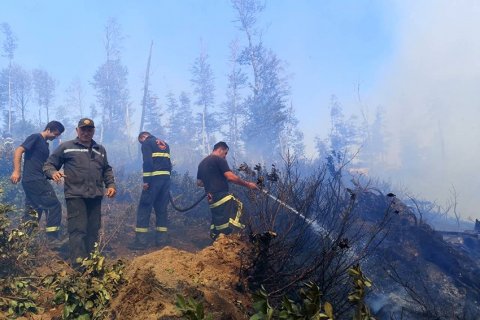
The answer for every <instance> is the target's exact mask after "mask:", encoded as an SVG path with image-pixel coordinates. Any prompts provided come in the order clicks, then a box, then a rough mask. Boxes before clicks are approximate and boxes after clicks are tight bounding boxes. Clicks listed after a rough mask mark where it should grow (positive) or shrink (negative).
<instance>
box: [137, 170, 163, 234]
mask: <svg viewBox="0 0 480 320" xmlns="http://www.w3.org/2000/svg"><path fill="white" fill-rule="evenodd" d="M169 192H170V177H168V178H163V177H162V178H156V179H153V180H152V182H151V183H149V188H148V189H147V190H142V195H141V196H140V203H139V204H138V211H137V227H136V228H135V231H136V232H141V233H145V232H148V226H149V224H150V213H151V212H152V208H153V209H154V210H155V225H156V228H155V229H156V230H157V231H158V232H166V231H167V220H168V219H167V206H168V200H169Z"/></svg>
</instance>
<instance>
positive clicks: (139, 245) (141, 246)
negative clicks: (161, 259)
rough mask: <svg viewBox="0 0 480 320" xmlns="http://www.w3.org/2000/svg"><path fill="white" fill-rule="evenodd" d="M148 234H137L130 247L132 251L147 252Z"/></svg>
mask: <svg viewBox="0 0 480 320" xmlns="http://www.w3.org/2000/svg"><path fill="white" fill-rule="evenodd" d="M147 246H148V245H147V234H146V233H143V232H142V233H140V232H137V233H135V240H134V241H133V242H132V243H130V244H129V245H128V249H130V250H145V249H147Z"/></svg>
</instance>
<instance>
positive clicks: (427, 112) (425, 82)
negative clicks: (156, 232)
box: [375, 0, 480, 218]
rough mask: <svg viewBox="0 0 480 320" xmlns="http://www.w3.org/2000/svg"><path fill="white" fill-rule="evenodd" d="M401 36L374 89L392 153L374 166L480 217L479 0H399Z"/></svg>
mask: <svg viewBox="0 0 480 320" xmlns="http://www.w3.org/2000/svg"><path fill="white" fill-rule="evenodd" d="M395 10H398V12H399V14H400V15H399V17H400V19H399V24H398V26H397V28H398V29H397V35H398V42H397V43H396V47H395V48H394V52H395V53H394V54H393V55H392V57H391V58H392V59H391V61H390V63H389V64H388V65H386V66H385V69H384V71H383V72H382V75H381V81H380V82H379V83H381V84H380V85H379V86H378V87H377V93H376V94H375V96H377V97H380V105H381V106H382V107H384V109H385V110H386V118H385V121H386V122H385V124H386V126H385V142H386V143H387V145H386V160H385V162H384V163H382V166H379V168H376V169H377V170H378V171H380V172H382V174H383V175H384V176H385V177H390V178H391V179H392V181H398V182H399V183H400V184H403V185H405V186H407V187H408V189H409V190H410V191H411V192H412V193H415V194H416V195H418V196H422V197H425V198H428V199H429V200H436V201H438V202H439V203H442V202H445V201H447V199H448V198H450V197H451V190H452V186H453V187H454V188H455V189H456V191H457V194H458V198H457V200H458V205H459V207H458V208H459V210H458V213H459V214H460V215H461V216H462V217H463V218H467V217H473V218H480V211H478V210H477V196H476V193H477V191H478V190H480V189H479V187H480V185H479V184H480V183H479V182H478V180H479V179H478V177H477V168H478V159H479V158H480V147H479V146H480V142H479V141H478V140H479V138H480V126H479V125H478V122H479V119H480V36H479V34H478V30H480V19H478V17H479V16H480V2H476V1H468V0H465V1H447V0H445V1H405V2H404V1H399V2H398V3H397V5H396V7H395Z"/></svg>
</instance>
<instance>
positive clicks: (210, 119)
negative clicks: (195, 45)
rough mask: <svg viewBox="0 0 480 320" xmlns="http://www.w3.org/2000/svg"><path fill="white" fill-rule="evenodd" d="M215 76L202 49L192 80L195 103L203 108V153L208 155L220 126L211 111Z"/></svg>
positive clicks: (201, 121)
mask: <svg viewBox="0 0 480 320" xmlns="http://www.w3.org/2000/svg"><path fill="white" fill-rule="evenodd" d="M213 81H214V78H213V72H212V68H211V67H210V64H209V63H208V55H207V54H206V53H205V51H204V50H203V49H202V50H201V52H200V56H199V57H198V58H197V59H195V62H194V64H193V66H192V79H191V82H192V84H193V88H194V94H195V96H196V100H195V104H196V105H197V106H199V107H200V108H201V112H200V119H199V121H200V123H201V137H202V140H201V141H202V142H201V146H202V149H201V153H202V155H204V156H206V155H207V154H209V152H210V145H211V144H212V143H211V142H212V140H213V139H214V136H213V135H214V131H215V128H217V127H218V125H217V120H216V119H215V114H214V113H212V112H211V111H210V109H211V108H212V107H213V105H214V91H215V85H214V82H213Z"/></svg>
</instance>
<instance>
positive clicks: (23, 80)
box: [2, 64, 32, 137]
mask: <svg viewBox="0 0 480 320" xmlns="http://www.w3.org/2000/svg"><path fill="white" fill-rule="evenodd" d="M9 69H10V70H8V75H7V76H6V77H5V75H4V76H3V77H2V78H4V80H3V81H2V82H4V81H5V80H6V79H5V78H8V79H10V83H11V85H10V92H11V104H12V106H13V109H14V110H17V111H18V112H19V113H20V124H19V126H18V128H17V129H18V131H16V133H17V134H18V135H19V136H20V137H24V136H25V129H27V127H28V126H29V124H28V121H27V113H28V110H27V108H28V103H29V101H30V98H31V94H32V79H31V76H30V73H29V72H28V71H26V70H24V69H23V68H22V67H21V66H19V65H17V64H13V65H12V67H11V68H9ZM17 118H18V117H17ZM8 119H9V120H8V121H9V123H10V126H11V128H10V132H14V129H15V128H14V124H15V117H14V116H13V112H12V115H11V116H10V117H9V118H8Z"/></svg>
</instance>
